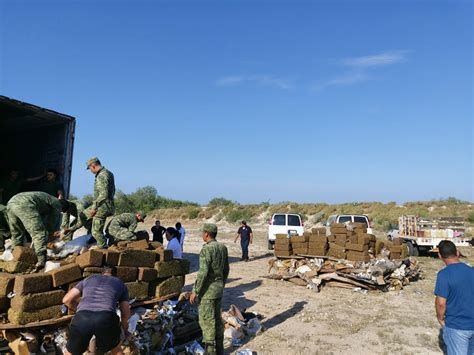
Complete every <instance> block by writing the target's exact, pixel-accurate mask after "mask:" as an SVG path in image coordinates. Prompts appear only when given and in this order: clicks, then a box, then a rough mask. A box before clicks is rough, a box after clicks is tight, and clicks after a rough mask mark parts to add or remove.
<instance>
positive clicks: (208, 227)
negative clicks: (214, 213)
mask: <svg viewBox="0 0 474 355" xmlns="http://www.w3.org/2000/svg"><path fill="white" fill-rule="evenodd" d="M201 232H208V233H217V226H216V225H215V224H214V223H205V224H204V225H203V226H202V228H201Z"/></svg>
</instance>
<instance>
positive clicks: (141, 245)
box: [127, 239, 149, 250]
mask: <svg viewBox="0 0 474 355" xmlns="http://www.w3.org/2000/svg"><path fill="white" fill-rule="evenodd" d="M148 247H149V245H148V241H147V240H145V239H141V240H136V241H133V242H128V244H127V248H130V249H139V250H147V249H148Z"/></svg>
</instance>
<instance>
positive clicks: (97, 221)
mask: <svg viewBox="0 0 474 355" xmlns="http://www.w3.org/2000/svg"><path fill="white" fill-rule="evenodd" d="M114 195H115V182H114V174H112V173H111V172H110V171H108V170H107V169H106V168H104V167H103V168H102V169H100V170H99V172H98V173H97V174H96V175H95V183H94V201H93V202H92V205H91V206H90V207H89V208H88V209H87V210H86V215H87V216H90V211H91V210H93V209H94V210H96V211H97V213H96V214H95V216H94V217H93V218H92V236H93V237H94V238H95V240H97V245H98V247H99V248H106V247H107V242H106V238H105V236H104V226H105V219H106V218H107V217H109V216H112V215H113V214H114V212H115V205H114Z"/></svg>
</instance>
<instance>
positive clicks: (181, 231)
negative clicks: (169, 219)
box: [176, 222, 186, 250]
mask: <svg viewBox="0 0 474 355" xmlns="http://www.w3.org/2000/svg"><path fill="white" fill-rule="evenodd" d="M176 230H177V231H178V233H179V236H180V237H179V243H180V244H181V250H183V248H184V237H185V236H186V229H184V228H183V226H182V225H181V222H178V223H176Z"/></svg>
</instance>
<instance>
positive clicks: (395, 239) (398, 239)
mask: <svg viewBox="0 0 474 355" xmlns="http://www.w3.org/2000/svg"><path fill="white" fill-rule="evenodd" d="M392 243H393V245H402V244H403V242H402V240H401V239H400V238H394V239H393V240H392Z"/></svg>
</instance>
